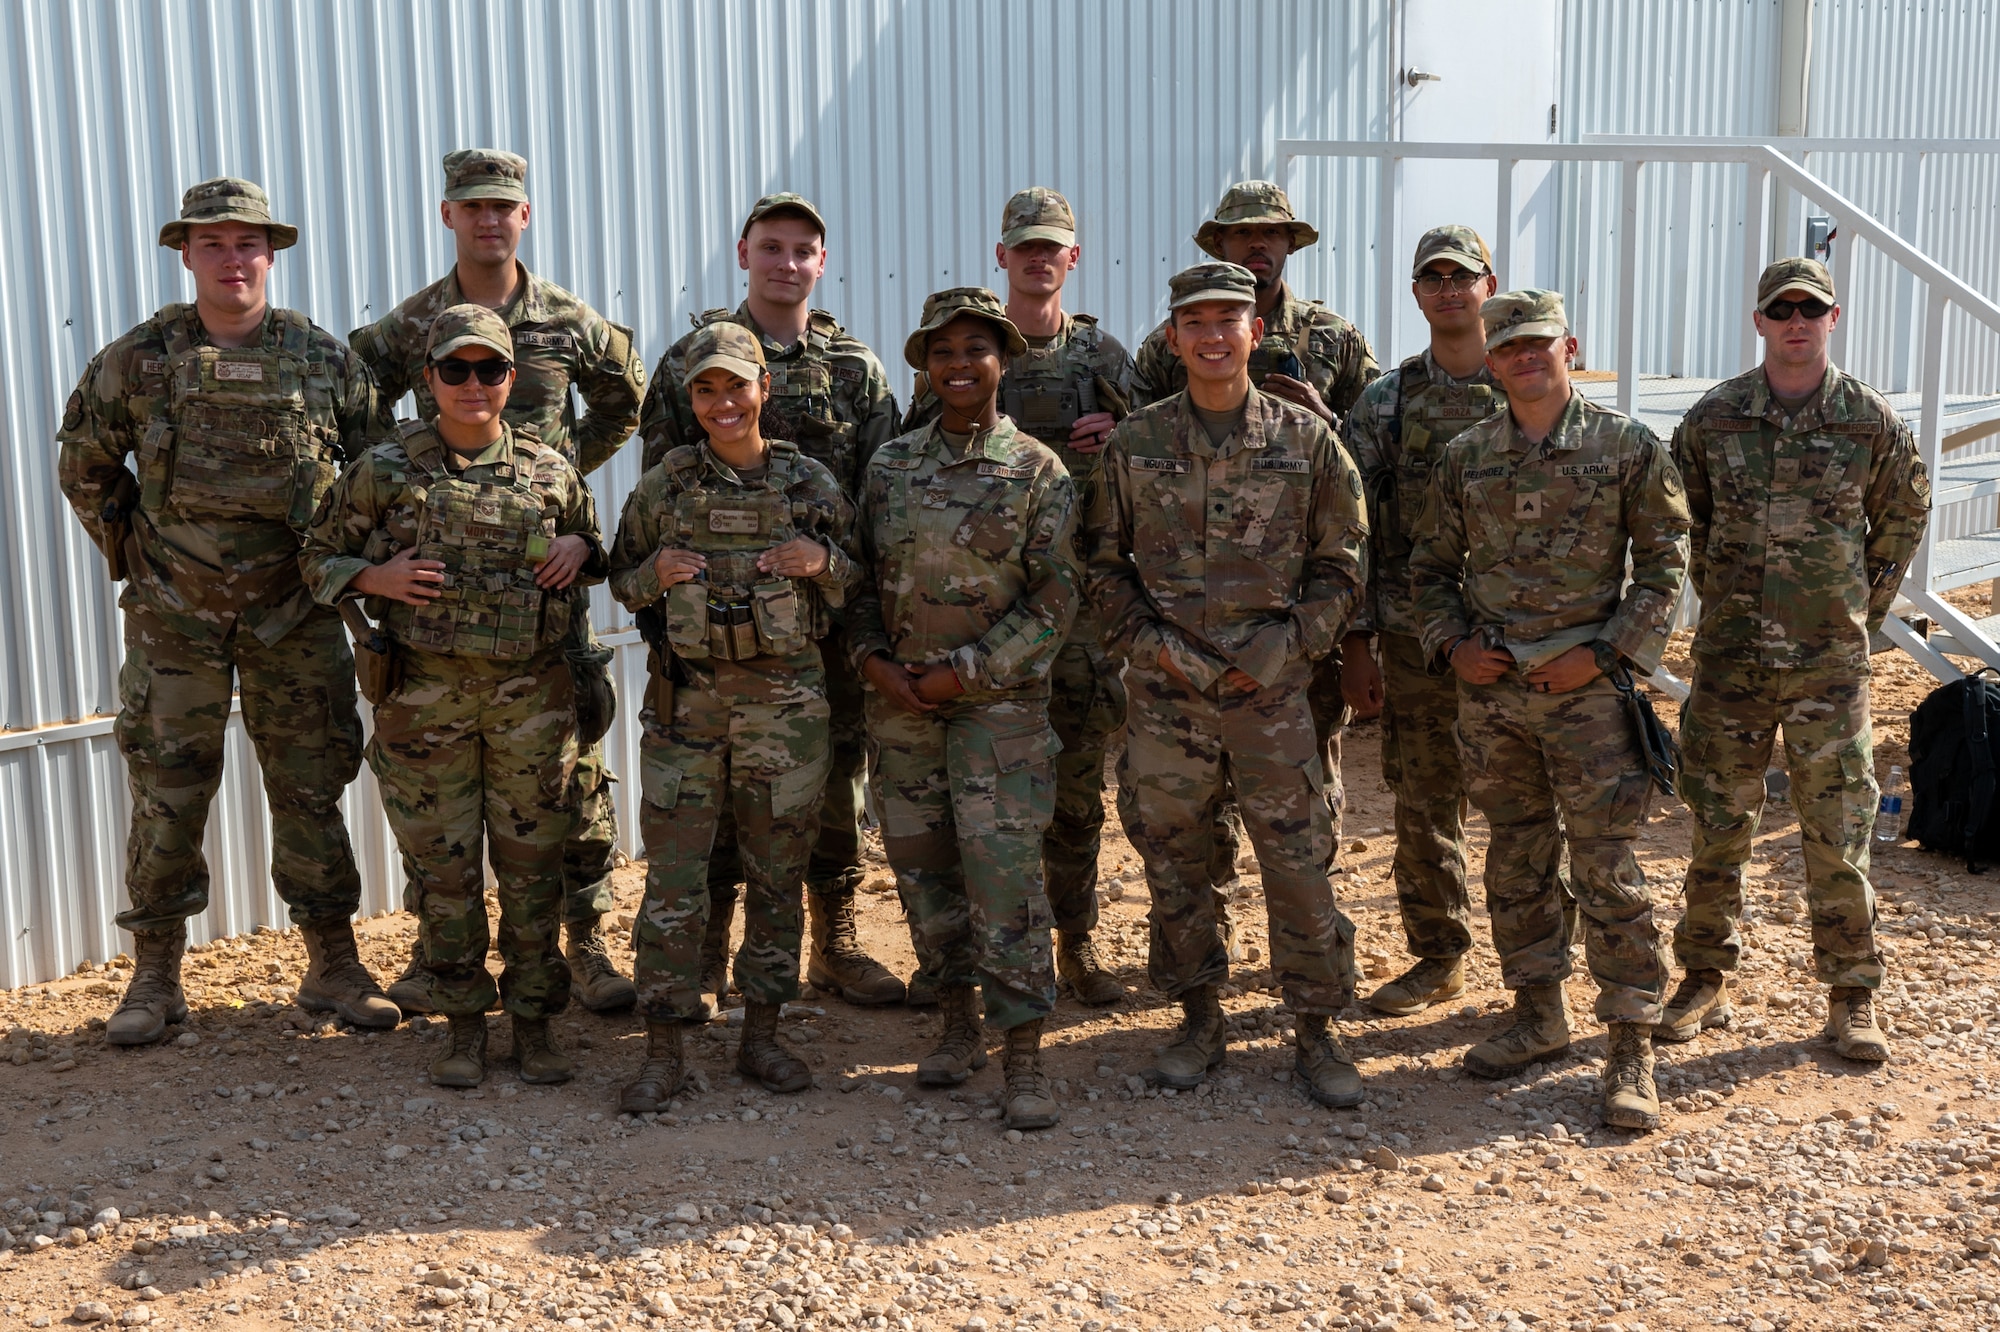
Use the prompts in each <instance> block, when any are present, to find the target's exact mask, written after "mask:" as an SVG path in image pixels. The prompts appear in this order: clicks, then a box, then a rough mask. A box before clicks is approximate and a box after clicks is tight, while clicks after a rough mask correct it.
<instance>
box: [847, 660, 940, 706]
mask: <svg viewBox="0 0 2000 1332" xmlns="http://www.w3.org/2000/svg"><path fill="white" fill-rule="evenodd" d="M923 670H924V668H923V667H921V666H898V665H897V664H896V663H895V662H893V661H891V660H889V654H888V653H886V652H877V653H876V654H875V655H874V656H872V657H870V658H869V659H868V660H867V661H864V662H862V663H861V674H862V676H863V678H865V679H866V680H867V681H868V683H869V684H872V685H874V686H875V692H876V693H878V694H880V695H882V697H884V698H886V699H888V700H889V701H890V702H891V703H894V704H895V705H896V706H897V707H899V708H901V709H902V710H903V711H905V712H908V713H912V714H914V715H916V716H919V717H921V716H923V715H924V714H925V713H927V712H935V711H937V704H935V703H927V702H925V701H924V700H923V698H921V697H920V696H919V695H918V694H917V689H916V685H917V679H918V677H919V676H920V675H922V673H923Z"/></svg>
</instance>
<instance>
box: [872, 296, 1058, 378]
mask: <svg viewBox="0 0 2000 1332" xmlns="http://www.w3.org/2000/svg"><path fill="white" fill-rule="evenodd" d="M960 315H977V316H979V318H981V319H984V320H986V321H987V322H988V323H990V324H992V325H994V326H995V327H996V328H998V329H999V330H1000V332H1001V336H1002V337H1003V338H1005V340H1006V343H1007V354H1008V355H1009V356H1024V355H1026V354H1027V351H1028V340H1027V339H1026V338H1024V337H1022V336H1021V330H1020V329H1018V328H1015V327H1014V321H1013V320H1011V319H1009V318H1008V317H1007V307H1006V306H1004V305H1002V304H1001V303H1000V298H999V297H998V296H995V295H994V294H993V293H992V292H990V291H988V290H987V289H986V288H984V287H952V288H951V289H949V290H947V291H938V292H932V293H931V294H930V295H929V296H926V297H925V298H924V312H923V314H922V315H921V316H919V317H918V321H917V328H916V331H915V332H914V333H912V334H910V336H909V337H907V338H905V339H903V359H904V360H905V361H907V362H909V364H910V368H911V369H912V370H921V369H923V368H924V351H925V349H926V344H927V342H928V340H929V338H930V335H931V334H933V333H935V332H937V331H938V330H939V329H941V328H943V327H944V326H945V325H946V324H949V323H950V322H951V321H952V320H954V319H956V318H958V317H959V316H960Z"/></svg>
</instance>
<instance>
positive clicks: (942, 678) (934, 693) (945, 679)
mask: <svg viewBox="0 0 2000 1332" xmlns="http://www.w3.org/2000/svg"><path fill="white" fill-rule="evenodd" d="M903 669H904V670H906V671H908V672H909V673H910V680H911V684H912V686H913V687H914V688H915V689H916V692H917V697H918V698H920V699H922V700H923V701H924V702H926V703H933V704H935V703H949V702H951V700H953V699H955V698H957V697H958V696H959V695H960V694H962V693H964V692H965V686H964V685H962V684H960V683H959V682H958V672H957V671H954V670H953V669H952V668H951V667H950V666H948V665H946V664H945V663H943V662H938V663H936V664H934V665H930V666H905V667H904V668H903Z"/></svg>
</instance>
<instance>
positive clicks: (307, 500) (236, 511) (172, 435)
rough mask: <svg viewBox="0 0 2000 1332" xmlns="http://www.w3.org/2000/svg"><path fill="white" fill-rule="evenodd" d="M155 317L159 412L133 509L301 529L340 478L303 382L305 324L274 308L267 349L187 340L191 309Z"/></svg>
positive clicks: (312, 367) (329, 429)
mask: <svg viewBox="0 0 2000 1332" xmlns="http://www.w3.org/2000/svg"><path fill="white" fill-rule="evenodd" d="M176 313H177V316H178V317H174V318H169V319H166V320H164V321H163V323H164V331H165V333H166V348H167V364H166V379H167V415H166V416H165V418H163V419H159V420H156V421H155V422H154V423H153V425H152V426H151V427H149V429H148V430H147V433H146V436H145V438H144V439H143V440H142V442H141V444H140V448H139V475H140V486H141V499H140V503H141V505H142V506H143V507H145V508H147V509H148V510H149V511H153V512H157V511H159V510H160V509H161V507H162V506H163V505H171V506H172V507H173V508H174V509H176V510H178V511H180V512H181V513H182V514H185V515H188V516H190V517H202V518H211V517H221V518H234V519H245V518H249V519H264V520H267V521H270V522H282V523H285V524H287V525H289V526H290V527H292V528H293V529H294V530H297V531H301V532H303V531H304V530H305V528H306V525H307V524H308V523H310V522H311V521H312V517H313V514H314V512H315V511H316V510H317V509H318V508H319V502H320V500H321V499H322V498H323V497H324V496H325V494H326V492H327V491H328V490H329V489H330V488H331V487H332V485H333V481H334V477H335V476H336V475H338V471H339V469H338V467H337V465H336V462H335V456H336V455H335V448H334V445H333V443H332V442H331V441H332V440H334V439H335V438H336V435H337V432H336V429H335V427H334V425H333V421H332V415H331V407H330V403H322V404H320V406H321V408H322V411H321V412H320V415H321V416H323V417H324V418H325V419H324V420H321V421H315V420H314V419H313V415H312V413H311V412H310V411H309V410H308V407H309V404H308V401H307V386H308V381H310V380H313V379H315V378H323V377H324V376H325V373H326V369H325V365H324V364H323V363H320V362H314V361H312V360H310V359H308V349H309V346H310V340H311V332H312V326H311V325H310V324H309V323H307V322H306V318H305V316H304V315H302V314H299V313H298V312H297V311H294V310H279V311H277V312H276V325H277V327H276V329H275V330H274V331H275V332H276V334H277V338H276V345H275V346H265V347H213V346H207V345H202V344H197V343H196V342H195V340H194V330H195V314H194V307H193V306H191V305H189V306H182V307H179V310H178V311H177V312H176Z"/></svg>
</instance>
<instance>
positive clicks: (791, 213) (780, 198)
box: [742, 191, 826, 243]
mask: <svg viewBox="0 0 2000 1332" xmlns="http://www.w3.org/2000/svg"><path fill="white" fill-rule="evenodd" d="M767 217H802V218H804V219H805V220H806V221H808V222H810V223H812V224H813V225H814V226H816V227H818V228H819V238H820V240H821V242H822V243H824V242H825V240H826V219H825V218H824V217H821V216H820V212H819V209H817V208H815V207H813V206H812V201H811V200H809V199H807V198H806V196H805V195H803V194H792V193H790V192H789V191H780V192H779V193H777V194H767V195H765V196H764V197H763V198H761V199H759V200H758V201H757V202H756V203H753V204H751V205H750V216H748V217H746V218H744V219H743V232H742V235H743V236H745V237H747V236H749V234H750V228H751V227H752V226H754V225H756V224H757V223H759V222H762V221H763V220H764V219H765V218H767Z"/></svg>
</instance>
